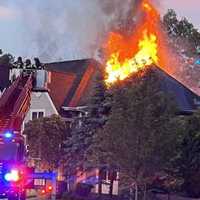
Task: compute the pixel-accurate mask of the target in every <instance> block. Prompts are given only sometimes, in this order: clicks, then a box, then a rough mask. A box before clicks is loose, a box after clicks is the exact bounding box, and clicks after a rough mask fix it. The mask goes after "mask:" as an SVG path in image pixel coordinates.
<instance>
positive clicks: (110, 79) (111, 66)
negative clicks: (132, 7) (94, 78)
mask: <svg viewBox="0 0 200 200" xmlns="http://www.w3.org/2000/svg"><path fill="white" fill-rule="evenodd" d="M141 10H143V12H144V14H145V17H144V21H143V23H142V24H141V25H140V27H138V28H137V30H136V31H135V32H134V34H133V35H131V36H130V37H126V36H123V35H121V34H118V33H111V34H110V36H109V39H108V43H107V46H106V50H107V54H108V59H107V62H106V74H107V77H106V80H105V81H106V84H107V85H110V84H112V83H114V82H116V81H117V80H124V79H126V78H127V77H128V76H130V75H131V74H132V73H136V72H138V71H139V70H141V69H144V68H145V67H147V66H149V65H151V64H153V63H154V64H158V62H159V56H158V33H157V31H156V30H157V27H156V26H157V25H156V24H157V23H158V20H159V14H158V12H157V10H156V9H155V8H154V6H153V5H152V4H151V3H149V1H148V0H143V2H142V4H141Z"/></svg>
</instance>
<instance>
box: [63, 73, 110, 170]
mask: <svg viewBox="0 0 200 200" xmlns="http://www.w3.org/2000/svg"><path fill="white" fill-rule="evenodd" d="M105 91H106V87H105V83H104V77H103V74H102V72H100V71H99V72H98V73H97V76H96V80H95V83H94V88H93V92H92V96H91V98H90V100H89V103H88V105H87V109H86V112H84V113H83V116H82V117H81V118H79V117H78V118H77V119H75V120H74V122H73V123H72V128H71V136H70V137H68V138H67V140H66V141H65V144H64V151H65V160H66V169H67V171H68V173H71V174H73V173H74V172H75V171H76V169H77V168H78V167H87V166H88V162H87V157H86V152H87V150H88V148H89V147H90V145H91V143H92V138H93V135H94V133H95V132H96V131H97V129H99V128H100V127H102V125H103V124H104V123H105V118H104V113H105V111H106V109H107V107H108V106H107V105H104V101H105ZM86 113H87V114H86Z"/></svg>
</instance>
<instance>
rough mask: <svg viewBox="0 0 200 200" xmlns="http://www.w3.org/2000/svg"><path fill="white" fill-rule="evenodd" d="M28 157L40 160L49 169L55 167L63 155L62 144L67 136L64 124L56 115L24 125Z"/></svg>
mask: <svg viewBox="0 0 200 200" xmlns="http://www.w3.org/2000/svg"><path fill="white" fill-rule="evenodd" d="M24 134H25V135H27V141H28V145H29V146H30V156H31V157H32V158H40V159H41V163H45V164H47V165H48V166H49V168H50V169H53V168H54V167H56V166H57V165H58V163H59V161H60V159H61V156H62V154H63V152H62V148H61V145H62V142H63V140H65V139H66V137H67V136H68V128H67V126H66V124H65V122H64V121H63V120H62V119H61V118H60V117H59V116H57V115H52V116H51V117H44V118H40V119H35V120H32V121H30V122H28V123H27V124H26V125H25V130H24Z"/></svg>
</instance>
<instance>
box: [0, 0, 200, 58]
mask: <svg viewBox="0 0 200 200" xmlns="http://www.w3.org/2000/svg"><path fill="white" fill-rule="evenodd" d="M95 1H96V2H97V1H98V0H58V1H56V0H31V1H30V0H0V24H1V26H0V48H2V49H3V50H4V51H5V52H11V53H12V54H13V55H15V56H19V55H22V56H28V57H30V56H33V57H34V56H39V55H43V56H44V57H45V56H46V57H48V56H50V57H52V58H53V59H54V58H55V59H59V57H60V58H64V59H74V58H78V57H88V56H92V51H90V50H91V49H94V48H95V47H96V46H95V45H96V44H97V43H98V42H97V40H98V39H99V38H100V34H101V32H103V31H105V29H106V25H105V21H106V20H107V19H106V18H105V16H103V15H102V13H101V12H100V9H99V7H98V6H97V5H96V4H95ZM110 1H111V0H110ZM47 2H48V3H47ZM55 2H59V3H55ZM161 6H162V9H161V10H162V11H163V12H164V10H167V8H173V9H175V10H176V11H177V12H178V14H179V15H180V16H186V17H187V18H188V19H189V20H190V21H192V22H193V23H194V24H195V25H196V26H197V27H198V28H200V21H199V20H198V18H199V17H200V16H198V15H200V14H199V9H200V0H162V2H161ZM48 41H50V43H49V42H48ZM47 52H48V53H49V54H48V55H46V53H47Z"/></svg>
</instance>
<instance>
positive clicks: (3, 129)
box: [0, 74, 33, 200]
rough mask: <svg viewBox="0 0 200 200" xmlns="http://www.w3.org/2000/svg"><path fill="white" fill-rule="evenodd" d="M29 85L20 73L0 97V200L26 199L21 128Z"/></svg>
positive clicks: (23, 139)
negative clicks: (5, 199) (4, 199)
mask: <svg viewBox="0 0 200 200" xmlns="http://www.w3.org/2000/svg"><path fill="white" fill-rule="evenodd" d="M32 82H33V78H32V75H31V74H21V75H20V76H19V77H18V78H17V79H16V80H15V81H14V82H13V83H12V84H11V86H10V87H8V88H7V89H6V90H5V91H4V92H3V94H2V96H1V98H0V199H1V198H7V199H8V200H25V199H26V189H27V185H28V182H29V179H28V175H29V174H28V171H29V168H28V167H27V149H26V144H25V138H24V136H23V135H22V125H23V120H24V118H25V115H26V113H27V111H28V109H29V106H30V99H31V89H32Z"/></svg>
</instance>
